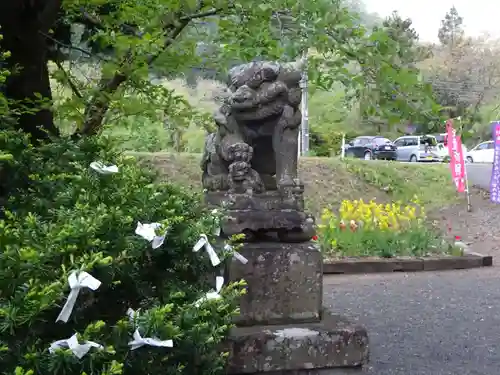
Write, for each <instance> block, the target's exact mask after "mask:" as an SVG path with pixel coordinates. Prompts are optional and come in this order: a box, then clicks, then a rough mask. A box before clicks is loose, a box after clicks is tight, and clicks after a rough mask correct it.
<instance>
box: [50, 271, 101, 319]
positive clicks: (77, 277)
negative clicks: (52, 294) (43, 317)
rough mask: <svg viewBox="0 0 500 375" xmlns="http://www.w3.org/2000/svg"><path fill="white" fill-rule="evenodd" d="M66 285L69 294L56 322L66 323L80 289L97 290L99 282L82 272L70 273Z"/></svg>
mask: <svg viewBox="0 0 500 375" xmlns="http://www.w3.org/2000/svg"><path fill="white" fill-rule="evenodd" d="M68 283H69V287H70V288H71V291H70V292H69V295H68V299H67V300H66V303H65V304H64V306H63V308H62V310H61V312H60V313H59V316H58V317H57V319H56V322H58V321H60V320H61V321H63V322H65V323H66V322H67V321H68V319H69V317H70V316H71V312H72V311H73V307H75V302H76V299H77V298H78V294H80V289H82V288H89V289H91V290H97V289H98V288H99V287H100V286H101V282H100V281H99V280H97V279H96V278H95V277H94V276H92V275H90V274H88V273H87V272H84V271H83V272H77V271H73V272H71V274H70V275H69V276H68Z"/></svg>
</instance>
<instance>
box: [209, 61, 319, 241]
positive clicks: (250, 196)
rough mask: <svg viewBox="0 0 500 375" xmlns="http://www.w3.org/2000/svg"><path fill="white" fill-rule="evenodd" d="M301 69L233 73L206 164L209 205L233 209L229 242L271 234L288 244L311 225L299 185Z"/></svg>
mask: <svg viewBox="0 0 500 375" xmlns="http://www.w3.org/2000/svg"><path fill="white" fill-rule="evenodd" d="M301 67H302V66H301V63H290V64H278V63H275V62H252V63H249V64H243V65H240V66H237V67H235V68H233V69H231V70H230V72H229V82H228V86H229V90H230V92H231V93H230V95H229V96H228V97H227V98H226V99H225V100H224V103H223V105H222V106H221V107H220V109H219V110H218V111H217V112H216V113H215V115H214V119H215V122H216V124H217V126H218V130H217V132H216V133H213V134H210V135H209V136H208V137H207V139H206V143H205V150H204V155H203V160H202V169H203V177H202V180H203V187H204V188H205V189H206V198H207V201H208V203H209V204H212V205H214V206H217V205H219V206H220V205H224V206H225V207H228V208H229V211H230V217H229V218H228V220H227V221H226V225H223V231H224V232H225V233H226V234H228V235H230V234H235V233H241V232H245V231H246V232H248V231H249V230H250V231H252V232H253V233H254V234H255V233H256V232H258V231H263V230H264V231H269V230H273V231H277V232H278V235H279V236H280V238H282V240H283V239H284V238H287V239H290V238H291V237H290V236H289V235H286V233H290V232H296V233H299V232H300V233H303V232H304V225H306V226H311V221H312V220H307V219H306V216H305V214H304V213H303V186H302V185H300V183H299V181H298V178H297V152H298V134H299V126H300V123H301V113H300V109H299V106H300V100H301V88H300V85H299V83H300V79H301ZM306 232H307V234H306V235H305V237H308V236H309V237H308V238H307V239H304V240H309V239H310V238H311V237H310V234H311V233H309V232H310V230H309V229H308V230H307V231H306ZM295 237H297V235H295ZM298 237H300V238H302V237H304V236H298Z"/></svg>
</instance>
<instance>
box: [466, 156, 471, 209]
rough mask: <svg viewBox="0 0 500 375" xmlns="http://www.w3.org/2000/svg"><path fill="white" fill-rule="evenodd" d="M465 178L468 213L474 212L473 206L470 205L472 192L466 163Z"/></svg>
mask: <svg viewBox="0 0 500 375" xmlns="http://www.w3.org/2000/svg"><path fill="white" fill-rule="evenodd" d="M464 178H465V194H467V195H466V197H467V212H471V211H472V205H471V203H470V190H469V177H468V176H467V163H464Z"/></svg>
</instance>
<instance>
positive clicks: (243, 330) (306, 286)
mask: <svg viewBox="0 0 500 375" xmlns="http://www.w3.org/2000/svg"><path fill="white" fill-rule="evenodd" d="M238 251H239V252H240V253H241V254H242V255H243V256H245V257H246V258H247V259H248V260H249V262H248V263H247V264H245V265H243V264H241V263H240V262H239V261H232V263H231V264H230V265H229V267H228V271H227V273H228V275H227V276H228V278H229V280H231V281H235V280H240V279H245V280H246V282H247V284H248V287H247V294H246V295H244V296H243V297H242V300H241V314H240V316H239V318H238V319H237V320H236V325H237V326H236V327H235V328H234V329H233V331H232V333H231V337H230V340H229V350H230V366H229V373H230V374H253V373H262V372H264V373H266V374H270V375H273V374H274V375H278V374H283V375H284V374H287V375H292V374H293V375H295V374H297V375H298V374H304V375H305V374H308V375H313V374H325V375H326V374H328V375H329V374H331V375H337V374H338V375H342V374H346V372H345V371H347V368H353V367H357V368H360V367H361V366H362V365H363V364H365V363H366V362H367V360H368V335H367V332H366V329H365V328H364V327H362V326H359V325H357V324H354V323H351V322H349V321H348V320H347V319H346V318H343V317H341V316H336V315H332V314H330V313H328V312H325V311H323V308H322V300H323V270H322V268H323V262H322V256H321V253H320V251H319V249H318V247H317V246H316V245H315V244H314V243H313V242H305V243H295V244H290V243H279V242H262V243H250V244H245V245H244V246H243V247H242V248H241V249H239V250H238Z"/></svg>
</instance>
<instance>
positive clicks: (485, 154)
mask: <svg viewBox="0 0 500 375" xmlns="http://www.w3.org/2000/svg"><path fill="white" fill-rule="evenodd" d="M494 157H495V145H494V143H493V141H486V142H482V143H480V144H478V145H477V146H476V147H474V148H473V149H471V150H470V151H469V152H467V154H466V156H465V159H466V160H467V162H469V163H493V159H494Z"/></svg>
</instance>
